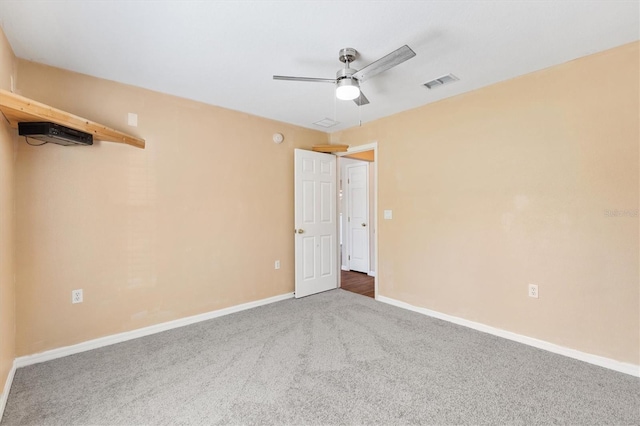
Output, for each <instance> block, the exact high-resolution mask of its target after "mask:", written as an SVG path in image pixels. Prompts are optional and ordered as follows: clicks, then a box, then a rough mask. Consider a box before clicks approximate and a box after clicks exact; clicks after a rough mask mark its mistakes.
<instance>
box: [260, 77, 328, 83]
mask: <svg viewBox="0 0 640 426" xmlns="http://www.w3.org/2000/svg"><path fill="white" fill-rule="evenodd" d="M273 79H274V80H286V81H310V82H312V83H334V84H335V82H336V79H335V78H313V77H290V76H287V75H274V76H273Z"/></svg>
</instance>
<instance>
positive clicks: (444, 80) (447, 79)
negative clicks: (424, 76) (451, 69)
mask: <svg viewBox="0 0 640 426" xmlns="http://www.w3.org/2000/svg"><path fill="white" fill-rule="evenodd" d="M458 80H460V79H459V78H458V77H456V76H455V75H453V74H447V75H444V76H442V77H438V78H436V79H434V80H431V81H427V82H426V83H424V84H423V86H424V87H426V88H427V89H435V88H436V87H440V86H444V85H445V84H449V83H453V82H454V81H458Z"/></svg>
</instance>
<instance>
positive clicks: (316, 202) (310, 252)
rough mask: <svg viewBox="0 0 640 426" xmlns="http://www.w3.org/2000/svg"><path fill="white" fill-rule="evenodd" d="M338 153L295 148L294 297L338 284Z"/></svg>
mask: <svg viewBox="0 0 640 426" xmlns="http://www.w3.org/2000/svg"><path fill="white" fill-rule="evenodd" d="M336 204H337V200H336V157H335V156H333V155H331V154H323V153H320V152H314V151H305V150H302V149H296V150H295V227H296V229H295V233H296V235H295V257H296V259H295V271H296V272H295V274H296V280H295V297H296V298H298V297H304V296H308V295H310V294H315V293H320V292H321V291H326V290H331V289H334V288H337V287H338V268H337V258H338V255H337V246H338V243H337V240H336V239H337V236H338V227H337V224H336Z"/></svg>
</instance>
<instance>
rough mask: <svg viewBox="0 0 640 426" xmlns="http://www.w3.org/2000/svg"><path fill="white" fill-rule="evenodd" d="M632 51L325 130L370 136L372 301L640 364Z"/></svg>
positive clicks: (358, 138) (635, 58)
mask: <svg viewBox="0 0 640 426" xmlns="http://www.w3.org/2000/svg"><path fill="white" fill-rule="evenodd" d="M638 50H639V44H638V43H633V44H629V45H625V46H622V47H619V48H616V49H613V50H610V51H607V52H603V53H600V54H596V55H593V56H589V57H585V58H582V59H578V60H575V61H572V62H569V63H566V64H563V65H560V66H557V67H553V68H550V69H547V70H543V71H540V72H536V73H533V74H529V75H526V76H523V77H520V78H516V79H514V80H510V81H507V82H503V83H500V84H496V85H493V86H490V87H486V88H483V89H481V90H477V91H474V92H471V93H468V94H465V95H461V96H457V97H454V98H451V99H448V100H444V101H440V102H437V103H434V104H430V105H427V106H424V107H421V108H418V109H415V110H411V111H408V112H404V113H401V114H398V115H395V116H392V117H387V118H384V119H381V120H378V121H375V122H372V123H369V124H367V125H364V126H363V127H362V128H355V129H351V130H347V131H343V132H339V133H335V134H333V135H332V136H331V140H332V143H347V144H352V145H358V144H363V143H368V142H371V141H374V140H375V141H378V143H379V151H378V153H379V158H377V159H376V160H377V161H378V166H379V169H378V171H379V205H378V208H379V212H378V217H379V218H380V221H379V244H380V246H379V256H380V263H379V269H380V270H379V271H378V274H377V276H378V279H379V285H380V287H379V289H380V294H381V295H383V296H387V297H391V298H395V299H398V300H401V301H404V302H407V303H410V304H413V305H416V306H420V307H425V308H428V309H432V310H435V311H439V312H443V313H446V314H450V315H454V316H457V317H462V318H466V319H468V320H472V321H477V322H480V323H483V324H488V325H491V326H494V327H498V328H501V329H505V330H509V331H512V332H516V333H520V334H523V335H526V336H531V337H534V338H538V339H542V340H546V341H549V342H552V343H555V344H558V345H562V346H566V347H569V348H573V349H577V350H580V351H584V352H587V353H591V354H596V355H601V356H605V357H610V358H612V359H615V360H619V361H622V362H629V363H633V364H640V359H639V357H640V355H639V348H640V329H639V317H640V309H639V296H640V284H639V276H638V250H639V249H638V246H639V244H638V243H639V241H638V232H639V231H638V217H637V213H636V212H637V209H638V202H639V200H638V174H639V170H638V158H639V152H638V145H639V130H638V129H639V121H638V116H639V107H638V99H639V89H638V76H639V75H640V70H639V66H638V64H639V55H638ZM425 96H428V93H427V94H425ZM384 209H392V210H393V220H387V221H385V220H383V219H382V210H384ZM615 209H617V210H625V211H627V210H628V211H630V212H627V213H626V214H629V213H630V214H631V215H632V216H633V217H629V216H623V217H608V216H607V215H606V214H605V210H615ZM528 283H535V284H537V285H538V286H539V293H540V298H539V299H537V300H536V299H532V298H529V297H527V285H528Z"/></svg>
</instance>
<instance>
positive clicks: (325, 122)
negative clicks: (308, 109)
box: [313, 118, 338, 128]
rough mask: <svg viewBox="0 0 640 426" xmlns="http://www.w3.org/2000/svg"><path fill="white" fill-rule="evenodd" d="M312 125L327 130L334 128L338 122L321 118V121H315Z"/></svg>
mask: <svg viewBox="0 0 640 426" xmlns="http://www.w3.org/2000/svg"><path fill="white" fill-rule="evenodd" d="M313 124H315V125H316V126H320V127H325V128H329V127H333V126H335V125H336V124H338V122H337V121H335V120H332V119H330V118H323V119H322V120H320V121H316V122H315V123H313Z"/></svg>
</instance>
